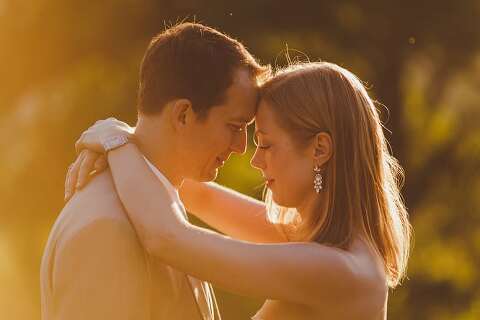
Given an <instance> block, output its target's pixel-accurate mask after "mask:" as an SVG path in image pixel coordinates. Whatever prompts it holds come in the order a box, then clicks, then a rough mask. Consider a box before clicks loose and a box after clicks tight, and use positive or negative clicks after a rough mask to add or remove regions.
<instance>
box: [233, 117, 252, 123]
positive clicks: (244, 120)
mask: <svg viewBox="0 0 480 320" xmlns="http://www.w3.org/2000/svg"><path fill="white" fill-rule="evenodd" d="M254 120H255V118H254V119H245V118H244V117H237V118H232V121H238V122H242V123H245V124H251V123H252V122H253V121H254Z"/></svg>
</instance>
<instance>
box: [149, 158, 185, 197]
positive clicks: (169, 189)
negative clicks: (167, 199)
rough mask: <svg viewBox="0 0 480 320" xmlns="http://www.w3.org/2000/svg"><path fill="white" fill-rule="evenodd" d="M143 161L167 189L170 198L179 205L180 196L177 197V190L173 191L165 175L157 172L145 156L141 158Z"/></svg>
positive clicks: (173, 188)
mask: <svg viewBox="0 0 480 320" xmlns="http://www.w3.org/2000/svg"><path fill="white" fill-rule="evenodd" d="M143 158H144V159H145V162H146V163H147V164H148V166H149V167H150V170H152V171H153V173H154V174H155V175H156V176H157V178H158V180H160V181H161V182H162V183H163V185H164V186H165V187H166V188H167V191H168V193H169V194H170V196H171V197H173V198H174V199H175V200H177V201H178V202H180V203H181V201H180V196H179V195H178V190H177V189H175V187H174V186H173V184H172V183H171V182H170V181H169V180H168V179H167V177H165V175H164V174H163V173H162V172H161V171H160V170H158V168H157V167H155V166H154V165H153V164H152V163H151V162H150V161H149V160H148V159H147V158H146V157H145V156H143Z"/></svg>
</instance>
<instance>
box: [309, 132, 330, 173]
mask: <svg viewBox="0 0 480 320" xmlns="http://www.w3.org/2000/svg"><path fill="white" fill-rule="evenodd" d="M313 150H314V151H313V158H314V161H315V164H316V165H319V166H320V167H321V166H323V165H324V164H326V163H327V162H328V160H330V158H331V157H332V154H333V141H332V137H331V136H330V134H329V133H327V132H320V133H317V134H316V136H315V138H314V141H313Z"/></svg>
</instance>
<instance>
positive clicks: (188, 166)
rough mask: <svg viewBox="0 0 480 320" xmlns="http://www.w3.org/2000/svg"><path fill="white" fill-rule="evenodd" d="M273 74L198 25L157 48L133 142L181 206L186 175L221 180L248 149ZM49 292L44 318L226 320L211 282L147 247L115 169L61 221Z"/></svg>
mask: <svg viewBox="0 0 480 320" xmlns="http://www.w3.org/2000/svg"><path fill="white" fill-rule="evenodd" d="M265 71H266V70H265V68H263V67H261V66H260V65H259V64H258V63H257V62H256V61H255V59H254V58H253V57H252V56H251V55H250V54H249V53H248V51H246V49H245V48H244V47H243V46H242V45H241V44H240V43H239V42H237V41H236V40H234V39H231V38H229V37H227V36H226V35H224V34H222V33H220V32H218V31H216V30H214V29H211V28H209V27H206V26H203V25H200V24H192V23H184V24H180V25H177V26H175V27H172V28H170V29H168V30H166V31H164V32H163V33H161V34H159V35H158V36H156V37H155V38H154V39H153V40H152V42H151V43H150V45H149V47H148V49H147V51H146V53H145V56H144V58H143V61H142V66H141V71H140V85H139V94H138V105H137V106H138V122H137V126H136V131H135V137H136V139H135V140H136V141H135V143H137V144H138V146H139V148H140V150H141V151H142V153H143V154H144V156H145V160H146V161H147V163H148V164H149V166H150V168H151V169H152V171H154V173H155V174H156V175H157V177H158V178H159V179H160V180H161V181H162V183H164V184H165V185H166V187H167V189H169V190H170V194H171V196H172V198H173V200H174V201H176V202H177V203H178V204H179V205H180V206H182V204H181V202H180V200H179V198H178V193H177V189H178V187H179V186H180V185H181V183H182V181H183V180H184V179H186V178H189V179H194V180H197V181H210V180H213V179H215V177H216V174H217V170H218V168H219V167H220V166H221V165H222V164H223V162H224V161H226V160H227V159H228V157H229V156H230V154H231V153H232V152H237V153H243V152H245V149H246V130H245V129H246V126H247V123H248V122H250V121H251V120H252V119H253V116H254V113H255V107H256V102H257V88H256V87H257V81H256V79H257V77H258V76H260V75H262V74H264V73H265ZM110 143H111V142H110ZM115 143H116V145H115ZM115 143H114V144H113V146H112V145H111V147H115V146H118V145H120V144H121V143H122V142H120V143H119V142H115ZM82 161H84V162H87V163H88V161H94V160H93V158H91V159H90V158H89V155H88V153H87V152H84V153H81V155H80V157H79V159H78V160H77V161H76V163H75V164H74V166H73V169H72V170H76V169H78V167H79V164H80V163H82ZM158 214H162V212H159V213H158ZM165 214H167V213H166V212H165ZM192 263H194V262H192ZM41 295H42V317H43V319H44V320H50V319H55V320H56V319H70V320H72V319H120V320H121V319H140V320H141V319H219V313H218V308H217V305H216V302H215V296H214V293H213V291H212V289H211V286H210V285H209V284H207V283H205V282H201V281H199V280H197V279H195V278H193V277H191V276H188V275H185V274H183V273H181V272H179V271H176V270H174V269H173V268H171V267H169V266H167V265H164V264H163V263H162V262H161V261H158V260H156V259H154V258H152V257H151V256H149V255H148V254H147V253H146V252H145V251H144V249H143V248H142V246H141V244H140V242H139V240H138V239H137V235H136V233H135V231H134V229H133V226H132V225H131V223H130V222H129V220H128V218H127V215H126V213H125V211H124V208H123V206H122V203H121V202H120V200H119V198H118V196H117V194H116V192H115V188H114V184H113V181H112V177H111V174H110V172H109V171H108V170H107V171H104V172H102V173H101V174H98V175H97V176H95V177H94V178H93V180H92V181H91V182H90V183H89V184H88V185H87V186H86V187H85V188H83V189H82V190H80V191H79V192H76V193H75V195H74V196H73V197H72V198H71V199H70V200H69V202H68V203H67V204H66V206H65V207H64V209H63V210H62V212H61V214H60V215H59V217H58V219H57V221H56V223H55V225H54V227H53V229H52V231H51V234H50V237H49V239H48V243H47V245H46V248H45V252H44V256H43V259H42V266H41Z"/></svg>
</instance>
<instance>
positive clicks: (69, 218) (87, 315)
mask: <svg viewBox="0 0 480 320" xmlns="http://www.w3.org/2000/svg"><path fill="white" fill-rule="evenodd" d="M180 205H181V203H180ZM40 285H41V299H42V301H41V306H42V319H43V320H63V319H68V320H77V319H78V320H80V319H89V320H96V319H98V320H100V319H101V320H106V319H116V320H127V319H132V320H133V319H135V320H144V319H145V320H146V319H148V320H157V319H158V320H163V319H179V320H181V319H189V320H197V319H199V320H200V319H205V320H206V319H214V320H217V319H220V315H219V313H218V307H217V305H216V301H215V296H214V293H213V290H212V288H211V286H210V285H209V284H208V283H205V282H202V281H199V280H197V279H194V278H193V277H190V276H188V275H185V274H184V273H182V272H179V271H177V270H175V269H173V268H171V267H169V266H167V265H165V264H163V263H162V262H161V261H159V260H158V259H156V258H153V257H151V256H149V255H147V254H146V252H145V250H144V249H143V248H142V246H141V244H140V242H139V240H138V238H137V235H136V233H135V230H134V229H133V226H132V225H131V223H130V221H129V220H128V217H127V215H126V213H125V211H124V208H123V207H122V204H121V202H120V199H119V198H118V196H117V194H116V192H115V188H114V184H113V180H112V177H111V173H110V172H109V171H105V172H103V173H101V174H99V175H98V176H97V177H95V178H94V179H93V180H92V181H91V182H90V183H89V184H88V185H87V186H86V187H85V188H84V189H83V190H82V191H80V192H78V193H77V194H76V195H75V196H74V197H73V198H72V199H71V200H70V201H69V202H68V203H67V205H66V206H65V207H64V209H63V210H62V212H61V214H60V215H59V217H58V219H57V221H56V222H55V225H54V227H53V229H52V231H51V233H50V236H49V239H48V242H47V245H46V248H45V252H44V255H43V259H42V265H41V270H40Z"/></svg>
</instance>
